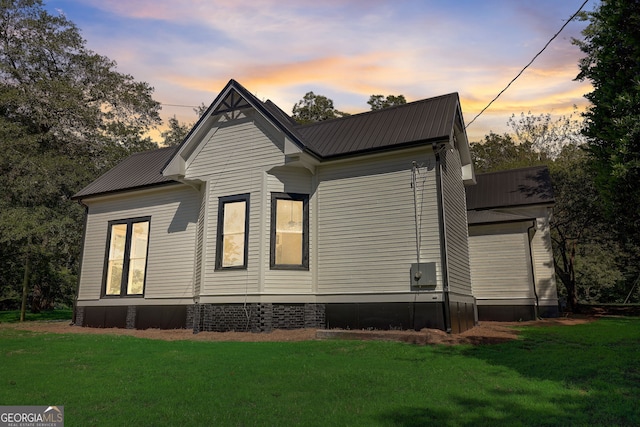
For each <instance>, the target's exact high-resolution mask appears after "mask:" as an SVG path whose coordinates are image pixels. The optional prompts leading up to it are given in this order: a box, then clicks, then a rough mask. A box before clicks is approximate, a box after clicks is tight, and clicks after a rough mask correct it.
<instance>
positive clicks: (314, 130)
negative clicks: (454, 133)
mask: <svg viewBox="0 0 640 427" xmlns="http://www.w3.org/2000/svg"><path fill="white" fill-rule="evenodd" d="M457 106H458V94H457V93H452V94H449V95H443V96H439V97H436V98H429V99H425V100H422V101H416V102H411V103H409V104H405V105H400V106H397V107H392V108H386V109H383V110H378V111H373V112H367V113H362V114H356V115H353V116H348V117H343V118H340V119H335V120H326V121H322V122H317V123H313V124H309V125H304V126H299V127H298V128H297V130H298V133H299V134H300V135H301V136H302V138H303V140H304V142H305V144H308V145H309V146H310V147H312V148H314V149H315V150H317V151H318V153H319V154H320V155H321V156H322V157H334V156H340V155H347V154H354V153H361V152H364V151H371V150H376V149H385V148H390V147H394V146H401V145H406V144H410V143H415V142H419V141H429V140H436V139H445V138H446V139H448V138H449V135H450V133H451V130H452V128H453V123H454V118H455V115H456V112H457Z"/></svg>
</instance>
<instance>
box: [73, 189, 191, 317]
mask: <svg viewBox="0 0 640 427" xmlns="http://www.w3.org/2000/svg"><path fill="white" fill-rule="evenodd" d="M199 199H200V196H199V193H198V192H197V191H196V190H194V189H193V188H191V187H186V186H182V185H175V186H170V187H169V186H163V187H161V188H158V189H155V190H145V191H139V192H130V193H124V194H122V195H120V196H112V197H108V198H104V199H95V200H91V199H87V200H85V201H84V203H86V204H87V205H88V206H89V213H88V216H87V229H86V239H85V245H84V252H83V258H82V273H81V282H80V290H79V300H80V301H82V300H96V299H99V298H100V294H101V288H102V283H103V269H104V265H105V253H106V250H107V233H108V222H109V221H114V220H122V219H127V218H136V217H150V218H151V220H150V223H149V227H150V234H149V248H148V258H147V276H146V283H145V291H144V298H145V299H153V298H191V297H192V295H193V264H194V252H195V231H196V222H197V219H198V210H199V206H200V200H199ZM136 301H137V302H136V304H138V303H139V301H138V300H136Z"/></svg>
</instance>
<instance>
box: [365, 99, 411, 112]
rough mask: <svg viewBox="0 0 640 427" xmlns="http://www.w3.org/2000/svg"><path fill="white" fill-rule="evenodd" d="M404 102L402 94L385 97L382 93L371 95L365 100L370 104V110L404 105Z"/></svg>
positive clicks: (405, 101)
mask: <svg viewBox="0 0 640 427" xmlns="http://www.w3.org/2000/svg"><path fill="white" fill-rule="evenodd" d="M406 103H407V100H406V99H405V98H404V95H398V96H395V95H388V96H387V97H386V98H385V97H384V96H382V95H371V96H370V97H369V100H368V101H367V104H369V105H370V106H371V111H376V110H382V109H383V108H389V107H395V106H397V105H404V104H406Z"/></svg>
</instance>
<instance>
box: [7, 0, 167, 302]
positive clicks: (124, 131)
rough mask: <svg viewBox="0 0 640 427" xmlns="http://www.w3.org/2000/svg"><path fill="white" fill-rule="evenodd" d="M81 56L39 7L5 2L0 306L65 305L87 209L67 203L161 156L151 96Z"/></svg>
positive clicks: (73, 40)
mask: <svg viewBox="0 0 640 427" xmlns="http://www.w3.org/2000/svg"><path fill="white" fill-rule="evenodd" d="M115 68H116V64H115V62H113V61H111V60H110V59H108V58H106V57H104V56H101V55H98V54H96V53H94V52H92V51H90V50H88V49H87V48H86V46H85V41H84V40H83V39H82V37H81V36H80V32H79V30H78V28H77V27H76V26H75V25H74V24H73V23H72V22H71V21H69V20H68V19H67V18H66V17H64V16H63V15H57V16H54V15H51V14H49V13H48V12H47V11H46V10H45V9H44V7H43V5H42V2H41V1H40V0H2V1H0V255H1V258H0V271H1V272H3V273H4V272H7V271H11V273H10V274H7V275H4V274H3V275H2V276H0V289H2V292H0V298H2V299H3V301H4V305H5V306H7V305H11V304H14V305H15V301H14V300H13V298H15V296H16V294H22V290H21V287H22V283H23V282H26V283H27V284H29V295H30V297H31V303H30V306H31V309H32V310H38V309H42V308H50V307H52V306H53V304H54V302H64V303H69V302H70V300H71V298H72V294H73V292H72V289H73V287H74V283H75V282H76V280H75V278H76V275H77V268H78V258H79V248H80V239H81V234H82V224H83V209H82V208H81V207H80V206H79V205H78V204H76V203H72V202H71V201H70V197H71V196H72V195H73V194H74V193H75V192H77V191H78V190H79V189H80V188H82V187H83V186H84V185H86V184H88V183H89V182H90V181H91V180H92V179H94V178H95V177H96V176H97V175H99V174H100V173H103V172H104V171H106V170H107V169H108V168H110V167H111V166H113V165H114V164H115V163H117V162H118V161H119V160H120V159H122V158H123V157H124V156H127V155H129V154H131V153H134V152H137V151H142V150H147V149H150V148H155V147H156V144H155V143H154V142H153V141H152V140H151V139H150V138H148V137H146V136H145V135H146V134H147V132H148V131H149V130H150V129H151V128H152V127H155V126H157V125H158V124H159V123H160V118H159V115H158V111H159V108H160V105H159V104H158V103H157V102H156V101H154V100H153V99H152V97H151V94H152V92H153V89H152V88H151V87H150V86H149V85H148V84H146V83H141V82H136V81H135V80H134V79H133V77H132V76H130V75H127V74H122V73H119V72H117V71H116V70H115Z"/></svg>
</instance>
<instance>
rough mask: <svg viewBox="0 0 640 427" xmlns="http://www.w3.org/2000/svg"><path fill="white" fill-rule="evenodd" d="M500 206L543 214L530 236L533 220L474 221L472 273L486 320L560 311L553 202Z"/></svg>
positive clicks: (480, 310)
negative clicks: (551, 225) (550, 205)
mask: <svg viewBox="0 0 640 427" xmlns="http://www.w3.org/2000/svg"><path fill="white" fill-rule="evenodd" d="M495 211H496V212H505V213H510V214H515V215H522V216H530V217H537V219H536V220H535V222H536V231H535V233H534V234H533V238H532V239H531V242H529V237H528V234H527V233H528V231H527V229H528V228H529V227H531V226H532V225H533V220H532V221H530V222H526V221H525V222H518V223H506V224H505V223H503V224H490V225H472V226H470V227H469V235H470V237H469V248H470V259H471V277H472V280H473V292H474V295H475V296H476V298H477V299H478V313H479V317H480V320H519V319H534V318H535V317H536V315H539V316H543V317H555V316H557V315H558V312H559V311H558V296H557V290H556V281H555V273H554V266H553V252H552V249H551V235H550V229H549V217H550V208H547V207H544V206H530V207H520V208H511V209H499V210H498V209H496V210H495ZM532 261H533V264H532ZM532 267H533V268H532ZM532 274H533V277H532ZM534 283H535V292H534V288H533V284H534ZM536 294H537V297H538V298H537V304H538V306H537V307H536ZM536 311H537V313H536Z"/></svg>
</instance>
